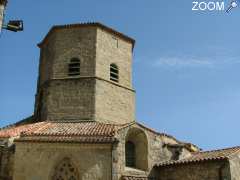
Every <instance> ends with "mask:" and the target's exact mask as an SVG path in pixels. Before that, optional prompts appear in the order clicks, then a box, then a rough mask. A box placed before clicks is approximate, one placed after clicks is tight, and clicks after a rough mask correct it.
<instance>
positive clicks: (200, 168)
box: [157, 161, 231, 180]
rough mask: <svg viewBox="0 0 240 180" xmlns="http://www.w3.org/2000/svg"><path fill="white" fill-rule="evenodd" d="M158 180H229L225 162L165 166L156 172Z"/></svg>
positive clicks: (227, 165)
mask: <svg viewBox="0 0 240 180" xmlns="http://www.w3.org/2000/svg"><path fill="white" fill-rule="evenodd" d="M157 173H158V175H157V176H158V179H159V180H230V179H231V175H230V171H229V164H228V162H227V161H225V162H223V161H215V162H213V161H210V162H200V163H191V164H183V165H178V166H167V167H162V168H159V169H158V170H157Z"/></svg>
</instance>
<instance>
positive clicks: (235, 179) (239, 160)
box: [230, 153, 240, 180]
mask: <svg viewBox="0 0 240 180" xmlns="http://www.w3.org/2000/svg"><path fill="white" fill-rule="evenodd" d="M230 170H231V177H232V180H240V153H237V154H234V156H232V157H231V158H230Z"/></svg>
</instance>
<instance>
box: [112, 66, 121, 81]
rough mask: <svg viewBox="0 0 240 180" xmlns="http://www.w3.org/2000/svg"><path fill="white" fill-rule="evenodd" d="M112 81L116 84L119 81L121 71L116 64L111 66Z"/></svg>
mask: <svg viewBox="0 0 240 180" xmlns="http://www.w3.org/2000/svg"><path fill="white" fill-rule="evenodd" d="M110 80H111V81H114V82H118V80H119V70H118V67H117V65H116V64H111V65H110Z"/></svg>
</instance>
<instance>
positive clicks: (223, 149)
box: [192, 146, 240, 154]
mask: <svg viewBox="0 0 240 180" xmlns="http://www.w3.org/2000/svg"><path fill="white" fill-rule="evenodd" d="M232 149H239V150H240V146H234V147H228V148H222V149H213V150H208V151H199V152H196V153H192V154H203V153H212V152H220V151H227V150H232Z"/></svg>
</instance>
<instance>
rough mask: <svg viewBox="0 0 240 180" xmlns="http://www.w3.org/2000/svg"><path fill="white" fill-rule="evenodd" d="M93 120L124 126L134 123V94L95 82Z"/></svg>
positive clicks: (102, 81) (107, 83) (101, 82)
mask: <svg viewBox="0 0 240 180" xmlns="http://www.w3.org/2000/svg"><path fill="white" fill-rule="evenodd" d="M95 88H96V90H95V120H97V121H102V122H111V123H117V124H124V123H129V122H133V121H135V92H134V91H132V90H130V89H126V88H124V87H120V86H117V85H115V84H114V83H110V82H106V81H104V80H96V87H95Z"/></svg>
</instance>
